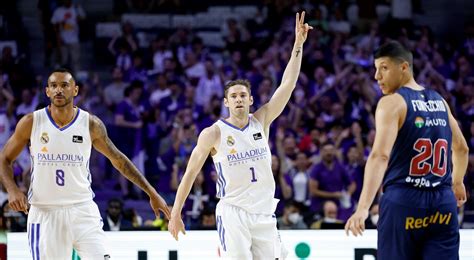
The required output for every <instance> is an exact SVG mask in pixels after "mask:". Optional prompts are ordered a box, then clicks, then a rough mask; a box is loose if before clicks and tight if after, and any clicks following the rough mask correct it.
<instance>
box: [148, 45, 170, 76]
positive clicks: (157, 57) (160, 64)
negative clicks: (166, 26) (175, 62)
mask: <svg viewBox="0 0 474 260" xmlns="http://www.w3.org/2000/svg"><path fill="white" fill-rule="evenodd" d="M166 44H167V42H166V38H165V37H164V36H159V37H157V38H156V39H155V40H153V42H152V43H151V51H152V53H153V71H154V72H157V73H163V72H164V71H165V60H166V59H171V58H173V52H172V51H171V50H170V49H168V48H167V46H166Z"/></svg>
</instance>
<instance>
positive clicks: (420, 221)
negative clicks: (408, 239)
mask: <svg viewBox="0 0 474 260" xmlns="http://www.w3.org/2000/svg"><path fill="white" fill-rule="evenodd" d="M451 215H452V213H447V214H443V213H441V212H439V211H436V213H435V214H433V215H431V216H427V217H424V218H415V217H407V218H406V219H405V230H413V229H421V228H427V227H428V226H429V225H432V224H439V225H449V224H450V221H451Z"/></svg>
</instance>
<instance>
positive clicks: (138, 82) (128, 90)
mask: <svg viewBox="0 0 474 260" xmlns="http://www.w3.org/2000/svg"><path fill="white" fill-rule="evenodd" d="M143 87H144V83H143V81H141V80H138V79H136V80H133V81H132V82H131V83H130V85H129V86H128V87H126V88H125V90H124V91H123V95H124V96H125V97H129V96H130V94H132V91H133V90H135V89H143Z"/></svg>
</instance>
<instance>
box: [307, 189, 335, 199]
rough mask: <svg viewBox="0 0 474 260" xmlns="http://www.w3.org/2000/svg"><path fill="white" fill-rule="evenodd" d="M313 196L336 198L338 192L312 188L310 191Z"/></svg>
mask: <svg viewBox="0 0 474 260" xmlns="http://www.w3.org/2000/svg"><path fill="white" fill-rule="evenodd" d="M311 193H312V194H313V195H314V196H316V197H320V198H324V199H338V198H339V197H338V195H337V194H338V192H329V191H323V190H319V189H317V190H314V191H312V192H311Z"/></svg>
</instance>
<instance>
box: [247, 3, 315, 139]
mask: <svg viewBox="0 0 474 260" xmlns="http://www.w3.org/2000/svg"><path fill="white" fill-rule="evenodd" d="M311 29H312V27H311V26H309V25H308V24H307V23H304V12H302V13H301V18H300V14H299V13H297V14H296V24H295V43H294V45H293V50H292V51H291V57H290V61H289V62H288V65H287V66H286V68H285V71H284V72H283V77H282V79H281V84H280V86H279V87H278V88H277V90H276V91H275V93H274V94H273V96H272V98H271V99H270V101H268V103H267V104H265V105H263V106H262V107H261V108H260V109H258V110H257V111H256V112H255V113H254V116H255V118H257V119H258V121H260V123H262V124H263V125H264V128H265V129H268V126H269V125H270V123H271V122H272V121H273V120H274V119H275V118H276V117H277V116H279V115H280V114H281V112H283V109H284V108H285V106H286V104H287V103H288V101H289V100H290V97H291V94H292V92H293V90H294V89H295V87H296V81H297V80H298V76H299V74H300V69H301V60H302V56H303V43H304V42H305V41H306V37H307V36H308V32H309V30H311ZM267 134H268V133H267Z"/></svg>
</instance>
